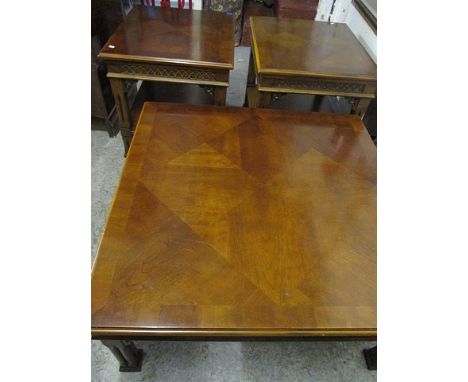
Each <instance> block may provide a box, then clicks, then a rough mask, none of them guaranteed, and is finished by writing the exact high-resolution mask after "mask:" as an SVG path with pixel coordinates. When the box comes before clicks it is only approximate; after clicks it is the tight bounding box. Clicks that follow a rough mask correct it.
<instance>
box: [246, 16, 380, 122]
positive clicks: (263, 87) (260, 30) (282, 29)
mask: <svg viewBox="0 0 468 382" xmlns="http://www.w3.org/2000/svg"><path fill="white" fill-rule="evenodd" d="M251 25H252V27H251V34H252V53H251V57H250V65H249V76H248V88H247V94H246V102H248V105H249V106H251V107H267V106H269V105H270V104H271V102H272V100H274V99H275V97H278V96H280V95H281V94H288V93H296V94H312V95H315V96H316V99H317V100H321V98H323V96H343V97H350V98H351V100H352V106H353V113H355V114H357V115H358V116H360V117H361V118H362V117H364V114H365V112H366V110H367V107H368V106H369V103H370V101H371V100H372V99H373V98H375V94H376V89H377V66H376V65H375V63H374V62H373V61H372V59H371V58H370V57H369V55H368V54H367V52H366V51H365V50H364V48H363V47H362V46H361V44H360V42H359V41H358V40H357V39H356V37H354V35H353V33H352V32H351V30H350V29H349V27H348V26H347V25H346V24H339V23H335V24H329V23H326V22H319V21H311V20H299V19H285V18H274V17H260V16H255V17H252V18H251Z"/></svg>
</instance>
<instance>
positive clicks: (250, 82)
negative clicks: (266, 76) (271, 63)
mask: <svg viewBox="0 0 468 382" xmlns="http://www.w3.org/2000/svg"><path fill="white" fill-rule="evenodd" d="M253 60H254V58H253V55H252V49H251V50H250V58H249V72H248V74H247V88H246V89H245V101H244V106H246V107H248V106H249V96H252V95H253V94H252V89H253V88H255V68H254V62H253ZM249 91H250V92H249ZM250 104H252V100H251V101H250Z"/></svg>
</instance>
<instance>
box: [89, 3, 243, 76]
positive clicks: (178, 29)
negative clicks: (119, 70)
mask: <svg viewBox="0 0 468 382" xmlns="http://www.w3.org/2000/svg"><path fill="white" fill-rule="evenodd" d="M98 57H99V58H101V59H103V60H106V61H108V60H116V61H132V62H135V61H137V62H147V63H167V64H183V65H193V66H197V67H214V68H227V69H232V68H233V67H234V65H233V59H234V24H233V19H232V17H231V16H228V15H226V14H224V13H221V12H212V11H197V10H192V11H189V10H179V9H175V8H159V7H152V6H138V5H135V6H134V7H133V9H132V10H131V11H130V13H129V14H128V15H127V17H126V18H125V20H124V21H123V22H122V24H120V25H119V27H118V28H117V29H116V30H115V32H114V33H113V34H112V36H111V37H110V38H109V40H108V41H107V43H106V44H105V45H104V47H103V48H102V50H101V53H100V54H99V56H98Z"/></svg>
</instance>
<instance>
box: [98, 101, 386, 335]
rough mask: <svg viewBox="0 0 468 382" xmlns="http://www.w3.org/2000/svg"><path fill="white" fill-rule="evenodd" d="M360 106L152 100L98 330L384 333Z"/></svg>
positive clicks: (118, 206) (108, 231) (102, 251)
mask: <svg viewBox="0 0 468 382" xmlns="http://www.w3.org/2000/svg"><path fill="white" fill-rule="evenodd" d="M376 327H377V325H376V149H375V146H374V145H373V143H372V141H371V138H370V137H369V135H368V133H367V131H366V129H365V128H364V126H363V124H362V122H361V120H360V119H359V118H358V117H357V116H346V115H336V114H320V113H294V112H286V111H280V110H268V109H248V108H225V107H216V106H195V105H179V104H164V103H145V104H144V107H143V111H142V113H141V115H140V120H139V123H138V126H137V128H136V132H135V135H134V138H133V141H132V144H131V147H130V151H129V154H128V157H127V159H126V162H125V166H124V169H123V172H122V176H121V179H120V183H119V185H118V188H117V191H116V194H115V197H114V201H113V204H112V207H111V210H110V214H109V216H108V220H107V224H106V227H105V231H104V234H103V237H102V241H101V244H100V247H99V251H98V255H97V257H96V260H95V263H94V265H93V273H92V333H93V335H94V336H100V335H116V336H132V335H134V336H135V335H142V336H153V337H158V336H165V335H168V336H169V335H170V336H206V335H214V336H216V335H220V336H221V335H222V336H227V337H230V336H232V337H234V336H242V335H246V336H262V335H264V336H272V337H281V336H297V335H299V336H375V335H376V332H377V329H376Z"/></svg>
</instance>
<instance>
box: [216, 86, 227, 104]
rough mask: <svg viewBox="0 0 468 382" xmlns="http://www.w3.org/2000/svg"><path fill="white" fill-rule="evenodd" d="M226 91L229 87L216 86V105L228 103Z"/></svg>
mask: <svg viewBox="0 0 468 382" xmlns="http://www.w3.org/2000/svg"><path fill="white" fill-rule="evenodd" d="M226 92H227V87H225V86H215V89H214V103H215V105H221V106H225V105H226Z"/></svg>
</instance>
